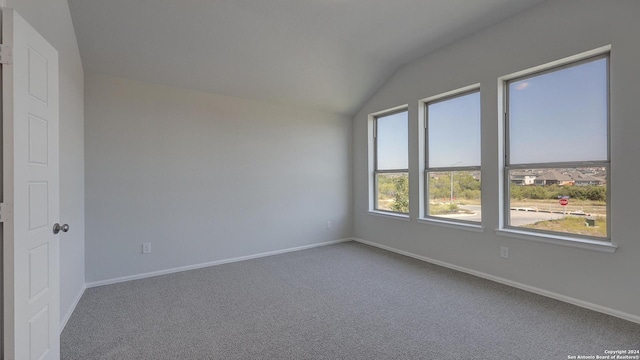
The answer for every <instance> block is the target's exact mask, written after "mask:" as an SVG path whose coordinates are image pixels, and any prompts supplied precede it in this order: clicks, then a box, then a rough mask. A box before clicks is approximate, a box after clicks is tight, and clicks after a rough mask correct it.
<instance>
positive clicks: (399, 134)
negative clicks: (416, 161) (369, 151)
mask: <svg viewBox="0 0 640 360" xmlns="http://www.w3.org/2000/svg"><path fill="white" fill-rule="evenodd" d="M376 141H377V142H378V143H377V145H378V147H377V149H378V164H377V166H376V169H377V170H394V169H408V168H409V119H408V112H406V111H403V112H401V113H397V114H393V115H387V116H381V117H379V118H378V119H377V140H376Z"/></svg>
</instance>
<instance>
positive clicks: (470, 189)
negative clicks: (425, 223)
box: [427, 171, 482, 222]
mask: <svg viewBox="0 0 640 360" xmlns="http://www.w3.org/2000/svg"><path fill="white" fill-rule="evenodd" d="M427 174H428V176H429V180H428V181H429V195H428V196H429V205H428V213H429V216H437V217H442V218H446V219H449V220H465V221H476V222H481V221H482V209H481V196H480V195H481V192H480V189H481V186H480V171H442V172H428V173H427Z"/></svg>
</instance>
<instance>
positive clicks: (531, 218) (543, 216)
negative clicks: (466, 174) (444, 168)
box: [441, 205, 562, 226]
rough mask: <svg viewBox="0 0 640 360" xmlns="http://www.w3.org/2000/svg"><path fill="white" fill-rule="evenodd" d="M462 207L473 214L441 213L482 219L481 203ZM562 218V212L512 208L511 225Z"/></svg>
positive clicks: (462, 217) (463, 218)
mask: <svg viewBox="0 0 640 360" xmlns="http://www.w3.org/2000/svg"><path fill="white" fill-rule="evenodd" d="M460 208H461V209H465V210H469V211H472V212H473V214H455V215H441V217H443V218H448V219H460V220H467V221H478V222H479V221H480V208H481V207H480V205H460ZM554 219H562V214H553V213H543V212H533V211H517V210H511V226H522V225H527V224H533V223H536V222H538V221H544V220H554Z"/></svg>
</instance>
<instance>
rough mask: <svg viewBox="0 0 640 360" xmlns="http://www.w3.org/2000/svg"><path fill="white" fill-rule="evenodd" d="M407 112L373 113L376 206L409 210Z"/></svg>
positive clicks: (393, 211) (391, 210)
mask: <svg viewBox="0 0 640 360" xmlns="http://www.w3.org/2000/svg"><path fill="white" fill-rule="evenodd" d="M408 122H409V121H408V112H407V110H406V109H403V110H401V111H399V112H393V113H386V114H382V115H378V116H376V117H374V123H373V127H374V128H373V140H374V173H373V176H374V179H373V183H374V192H373V196H374V199H373V204H374V210H378V211H385V212H392V213H401V214H408V213H409V154H408V151H409V143H408V141H409V138H408V135H409V134H408V130H409V127H408V126H409V124H408Z"/></svg>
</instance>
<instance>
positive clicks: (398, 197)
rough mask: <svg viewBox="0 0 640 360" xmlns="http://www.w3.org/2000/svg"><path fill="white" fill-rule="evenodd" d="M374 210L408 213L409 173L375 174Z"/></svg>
mask: <svg viewBox="0 0 640 360" xmlns="http://www.w3.org/2000/svg"><path fill="white" fill-rule="evenodd" d="M376 210H384V211H393V212H399V213H405V214H408V213H409V173H406V172H404V173H384V174H377V176H376Z"/></svg>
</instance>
